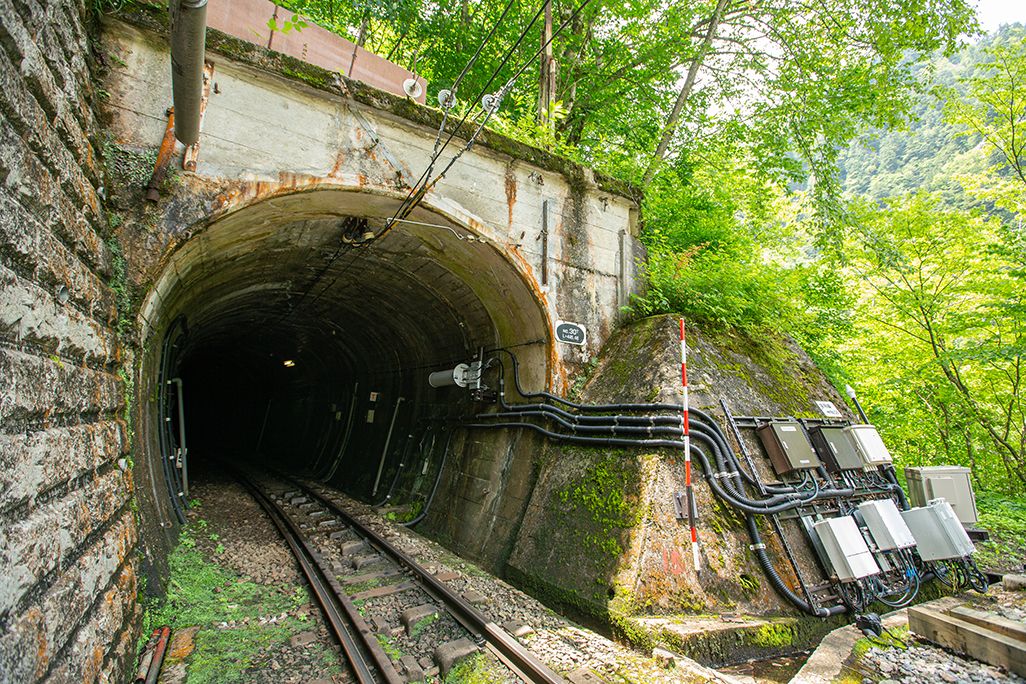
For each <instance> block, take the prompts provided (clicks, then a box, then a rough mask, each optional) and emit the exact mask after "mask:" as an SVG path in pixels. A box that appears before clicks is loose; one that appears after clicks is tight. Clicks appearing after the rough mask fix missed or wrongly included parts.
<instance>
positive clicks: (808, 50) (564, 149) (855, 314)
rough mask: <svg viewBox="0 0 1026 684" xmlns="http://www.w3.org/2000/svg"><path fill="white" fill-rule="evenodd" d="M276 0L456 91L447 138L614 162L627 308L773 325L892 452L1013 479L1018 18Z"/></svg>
mask: <svg viewBox="0 0 1026 684" xmlns="http://www.w3.org/2000/svg"><path fill="white" fill-rule="evenodd" d="M290 7H291V8H292V9H293V10H294V11H295V12H296V15H295V16H293V17H291V18H289V17H287V16H285V17H282V18H281V21H282V22H284V24H283V28H286V29H289V28H291V29H292V30H302V26H303V23H304V22H305V21H316V22H318V23H321V24H322V25H324V26H327V27H329V28H330V29H332V30H335V31H337V32H339V33H341V34H343V35H346V36H348V37H350V38H351V39H353V40H354V41H356V42H357V43H358V44H360V45H362V46H364V47H366V48H368V49H370V50H372V51H375V52H377V53H378V54H381V55H383V56H386V57H388V58H389V59H392V60H394V61H396V62H398V63H400V64H402V65H403V66H406V67H409V68H412V69H414V70H416V71H418V72H419V73H421V74H423V75H424V76H425V77H426V78H427V79H428V81H429V83H430V87H429V94H428V102H429V104H435V103H438V102H440V101H439V100H438V99H437V95H438V93H439V92H440V91H441V90H443V89H448V90H450V91H452V92H454V94H455V106H454V107H453V110H452V112H451V113H450V116H452V117H453V118H455V119H458V120H465V123H464V124H463V126H464V128H463V130H464V131H465V134H469V133H470V132H471V131H472V130H473V129H474V128H475V127H477V126H488V127H491V128H495V129H498V130H500V131H502V132H505V133H507V134H509V135H512V136H514V137H517V138H520V139H522V140H524V141H526V142H529V143H532V144H535V145H538V146H541V147H545V148H547V149H549V150H551V151H554V152H556V153H558V154H563V155H566V156H569V157H572V158H575V159H578V160H580V161H583V162H585V163H587V164H590V165H592V166H594V167H596V168H597V169H599V170H602V171H605V172H607V173H610V174H612V175H615V176H617V177H619V178H622V179H624V180H627V181H630V182H632V183H634V184H635V185H636V187H638V188H639V190H640V191H641V192H643V193H644V205H643V225H644V228H643V231H644V233H643V238H644V240H645V242H646V244H647V246H648V248H649V255H650V271H649V280H650V287H649V290H648V293H647V294H646V296H645V297H643V298H639V299H636V300H635V301H634V302H632V304H631V306H630V311H629V312H628V313H629V314H630V315H634V316H642V315H647V314H653V313H662V312H679V313H683V314H684V315H685V316H687V317H688V318H690V319H692V320H695V321H701V323H702V324H703V325H706V326H719V327H734V328H739V329H743V330H745V331H746V332H748V333H749V334H751V335H755V336H759V335H780V334H786V335H791V336H793V337H794V338H795V339H797V340H798V341H799V342H800V343H801V344H802V345H803V346H804V347H805V348H806V349H807V350H808V351H809V352H810V353H811V354H812V355H813V357H814V358H815V359H816V360H817V362H818V363H819V364H820V365H821V367H822V368H823V369H824V370H825V371H826V372H827V373H828V374H829V375H830V377H831V378H832V379H833V380H834V381H835V382H836V383H837V384H838V385H839V386H843V385H844V384H846V383H850V384H852V385H854V386H855V387H857V388H858V389H859V391H860V393H861V395H862V398H863V403H864V404H865V405H866V406H867V408H868V410H869V412H870V417H871V418H872V419H873V420H874V422H877V423H878V424H879V425H880V427H881V429H882V431H883V433H884V436H885V438H886V440H887V441H888V443H889V444H890V445H891V447H892V449H893V451H894V452H895V453H896V454H897V456H898V458H899V460H900V461H901V462H903V463H905V464H911V463H934V462H937V463H959V464H965V465H968V466H970V467H972V469H973V472H974V476H975V477H976V484H977V486H978V487H979V488H980V489H981V490H991V491H994V492H1004V493H1006V494H1017V495H1021V494H1022V492H1023V491H1024V490H1026V474H1024V473H1026V403H1024V397H1023V392H1022V388H1021V384H1022V383H1021V379H1022V373H1021V371H1022V368H1021V364H1022V355H1023V352H1024V350H1026V337H1024V334H1026V308H1024V307H1026V302H1024V295H1026V239H1024V234H1023V232H1022V228H1021V225H1020V221H1019V216H1020V215H1021V212H1022V210H1023V208H1024V203H1026V158H1024V156H1023V150H1024V144H1026V143H1024V140H1026V138H1023V128H1024V127H1026V109H1024V105H1023V104H1022V103H1023V101H1024V100H1026V33H1024V30H1023V28H1022V27H1021V26H1014V27H1006V28H1004V29H1003V30H1002V31H1001V32H999V33H998V34H996V35H992V36H980V35H979V34H978V29H977V27H976V21H975V18H974V14H973V9H972V6H971V5H970V4H969V3H968V2H967V1H966V0H914V1H913V2H904V3H892V2H884V1H882V0H879V1H878V0H873V1H871V2H868V3H866V2H853V1H851V0H825V2H821V3H815V4H813V5H802V6H799V5H797V4H795V3H789V2H772V1H770V0H704V1H702V2H687V3H669V4H667V3H663V2H656V1H654V0H640V2H632V3H619V4H617V3H601V2H600V0H591V1H589V0H583V1H582V0H578V2H573V1H572V0H553V1H552V2H551V3H542V4H538V5H535V4H530V3H518V2H514V1H513V0H510V1H509V2H507V1H506V0H480V1H477V2H474V1H472V0H461V1H460V2H457V3H452V4H442V5H437V4H433V3H425V2H421V0H387V1H384V2H373V1H361V2H356V3H352V4H349V3H339V2H334V1H333V0H290ZM485 94H491V95H493V99H492V100H491V102H492V103H494V102H495V101H496V100H495V99H494V98H498V99H499V100H500V101H501V105H500V106H499V107H498V108H497V109H496V110H494V111H491V110H487V111H486V110H485V109H484V108H483V107H482V105H481V99H482V96H483V95H485ZM448 154H449V153H446V155H443V157H445V156H447V155H448Z"/></svg>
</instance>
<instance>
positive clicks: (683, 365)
mask: <svg viewBox="0 0 1026 684" xmlns="http://www.w3.org/2000/svg"><path fill="white" fill-rule="evenodd" d="M680 382H681V386H682V387H683V389H684V396H683V397H682V402H681V431H682V432H683V437H684V491H685V493H687V499H688V500H687V504H688V524H689V525H690V526H691V557H692V558H693V559H694V561H695V572H696V573H697V572H700V571H701V567H700V566H699V561H698V529H697V528H696V527H695V519H696V518H697V517H698V515H697V513H698V511H697V508H696V506H695V492H694V490H693V489H692V487H691V428H690V426H689V424H688V345H687V340H686V339H685V336H684V319H683V318H682V319H680Z"/></svg>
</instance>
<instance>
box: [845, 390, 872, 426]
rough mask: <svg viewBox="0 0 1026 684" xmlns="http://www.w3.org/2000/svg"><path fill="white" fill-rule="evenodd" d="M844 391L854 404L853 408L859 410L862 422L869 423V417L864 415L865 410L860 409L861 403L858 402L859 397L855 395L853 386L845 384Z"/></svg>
mask: <svg viewBox="0 0 1026 684" xmlns="http://www.w3.org/2000/svg"><path fill="white" fill-rule="evenodd" d="M844 391H845V392H846V393H847V394H848V398H850V399H851V402H852V403H853V404H855V409H856V410H857V411H858V412H859V416H860V417H861V418H862V422H863V423H866V424H867V425H868V424H869V418H867V417H866V412H865V411H863V410H862V404H860V403H859V398H858V397H857V396H855V388H854V387H852V386H851V385H846V386H845V388H844Z"/></svg>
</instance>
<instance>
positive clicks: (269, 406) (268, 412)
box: [253, 399, 271, 454]
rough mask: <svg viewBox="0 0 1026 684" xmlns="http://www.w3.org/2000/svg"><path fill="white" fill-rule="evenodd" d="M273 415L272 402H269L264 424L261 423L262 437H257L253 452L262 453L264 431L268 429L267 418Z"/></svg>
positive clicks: (265, 411)
mask: <svg viewBox="0 0 1026 684" xmlns="http://www.w3.org/2000/svg"><path fill="white" fill-rule="evenodd" d="M270 413H271V400H270V399H268V400H267V408H266V409H264V422H262V423H260V436H259V437H257V443H256V448H255V449H254V450H253V451H255V452H256V453H258V454H259V453H260V445H261V444H263V443H264V430H265V429H267V416H268V414H270Z"/></svg>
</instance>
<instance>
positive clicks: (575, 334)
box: [556, 321, 588, 344]
mask: <svg viewBox="0 0 1026 684" xmlns="http://www.w3.org/2000/svg"><path fill="white" fill-rule="evenodd" d="M556 339H557V340H559V341H560V342H565V343H566V344H584V343H585V342H586V341H587V339H588V332H587V331H586V330H585V329H584V326H583V325H581V324H579V323H571V322H570V321H556Z"/></svg>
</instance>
